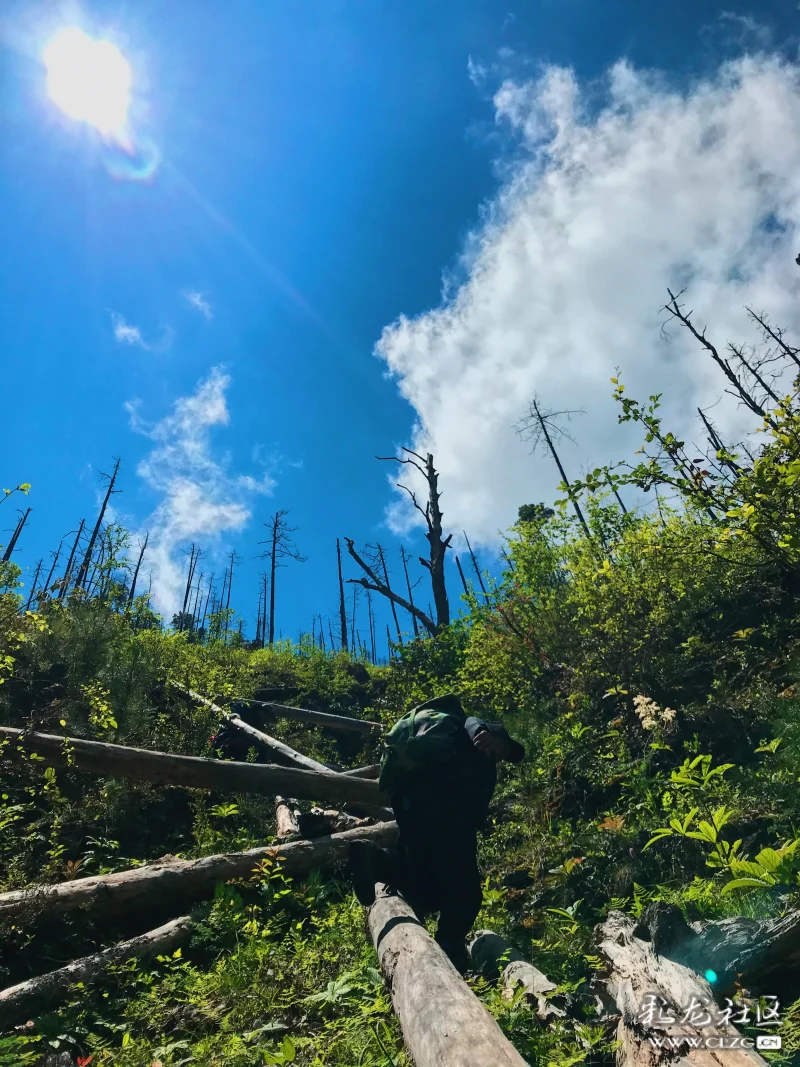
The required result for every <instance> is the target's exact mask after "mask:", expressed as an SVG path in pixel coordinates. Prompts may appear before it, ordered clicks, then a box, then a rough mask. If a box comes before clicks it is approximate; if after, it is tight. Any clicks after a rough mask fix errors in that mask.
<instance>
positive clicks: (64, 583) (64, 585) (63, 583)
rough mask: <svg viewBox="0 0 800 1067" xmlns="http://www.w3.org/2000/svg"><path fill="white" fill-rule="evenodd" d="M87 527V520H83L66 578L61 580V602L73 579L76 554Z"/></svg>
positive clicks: (71, 554)
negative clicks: (84, 529)
mask: <svg viewBox="0 0 800 1067" xmlns="http://www.w3.org/2000/svg"><path fill="white" fill-rule="evenodd" d="M85 525H86V520H85V519H81V524H80V526H79V527H78V532H77V534H76V535H75V540H74V542H73V544H72V551H71V552H70V554H69V559H68V560H67V569H66V570H65V571H64V577H63V578H62V579H61V588H60V589H59V591H58V599H59V600H61V599H62V598H63V597H64V594H65V593H66V591H67V588H68V586H69V580H70V578H71V577H72V564H73V561H74V559H75V553H76V552H77V550H78V545H79V543H80V539H81V537H82V536H83V528H84V526H85Z"/></svg>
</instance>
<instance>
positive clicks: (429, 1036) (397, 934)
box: [368, 884, 527, 1067]
mask: <svg viewBox="0 0 800 1067" xmlns="http://www.w3.org/2000/svg"><path fill="white" fill-rule="evenodd" d="M376 890H377V896H376V899H375V903H374V904H373V905H372V907H371V908H370V909H369V918H368V921H369V929H370V933H371V935H372V942H373V944H374V945H375V950H376V951H377V953H378V960H379V962H380V966H381V970H382V971H383V973H384V975H385V976H386V978H387V980H388V983H389V989H390V992H391V996H392V1003H393V1005H394V1010H395V1012H396V1014H397V1017H398V1019H399V1020H400V1026H401V1027H402V1030H403V1039H404V1040H405V1043H406V1046H407V1048H408V1051H409V1053H410V1055H411V1058H412V1060H413V1061H414V1064H415V1065H416V1067H527V1065H526V1064H525V1061H524V1060H523V1059H522V1057H521V1056H520V1054H519V1053H518V1052H517V1051H516V1049H515V1048H514V1047H513V1045H512V1044H511V1043H510V1042H509V1041H508V1039H507V1038H506V1037H505V1035H504V1034H503V1032H502V1030H501V1029H500V1027H499V1026H498V1025H497V1023H496V1022H495V1020H494V1019H493V1018H492V1016H491V1015H490V1014H489V1012H488V1011H487V1010H486V1008H484V1006H483V1005H482V1004H481V1002H480V1001H479V1000H478V998H477V997H476V996H475V994H474V993H473V992H472V990H471V989H470V988H469V986H468V985H467V984H466V982H465V981H464V979H463V978H462V977H461V975H460V974H459V973H458V971H457V970H456V969H455V967H454V966H453V965H452V963H451V962H450V960H449V959H448V958H447V956H446V955H445V954H444V952H443V951H442V949H441V948H440V947H439V946H438V945H437V944H436V942H435V941H434V940H433V938H432V937H431V936H430V934H429V933H428V932H427V930H426V929H425V927H424V926H423V925H422V924H421V923H420V921H419V919H417V917H416V916H415V915H414V912H413V911H412V910H411V908H410V907H409V906H408V904H406V902H405V901H404V900H403V898H402V897H399V896H393V895H390V894H389V893H388V892H387V890H386V887H385V886H383V885H380V884H379V885H377V886H376Z"/></svg>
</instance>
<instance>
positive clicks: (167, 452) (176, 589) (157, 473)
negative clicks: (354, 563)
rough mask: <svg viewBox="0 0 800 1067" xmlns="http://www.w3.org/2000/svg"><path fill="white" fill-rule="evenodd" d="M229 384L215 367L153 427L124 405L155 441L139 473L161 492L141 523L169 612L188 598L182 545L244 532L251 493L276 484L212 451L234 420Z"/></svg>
mask: <svg viewBox="0 0 800 1067" xmlns="http://www.w3.org/2000/svg"><path fill="white" fill-rule="evenodd" d="M229 384H230V378H229V377H228V376H227V375H226V374H224V373H223V372H222V370H221V369H220V368H219V367H215V368H213V369H212V371H211V373H210V374H209V376H208V377H207V378H206V379H205V380H204V381H201V382H199V383H198V385H197V388H196V389H195V391H194V392H193V393H192V394H191V395H189V396H183V397H180V398H179V399H178V400H177V401H176V402H175V404H174V406H173V411H172V414H170V415H167V416H166V417H165V418H163V419H162V420H161V421H160V422H156V423H154V424H153V425H148V424H147V423H146V422H144V420H143V419H142V418H141V416H140V414H139V407H140V405H139V404H138V403H129V404H127V405H126V408H127V410H128V412H129V415H130V420H131V428H132V429H133V430H134V431H135V432H137V433H141V434H144V435H145V436H147V437H149V438H150V440H151V441H152V442H153V448H152V450H151V451H150V452H149V453H148V454H147V455H146V456H145V457H144V459H142V461H141V462H140V463H139V466H138V468H137V474H138V475H139V477H140V478H142V479H143V480H144V481H145V483H146V484H147V485H148V486H149V487H150V488H151V489H154V490H155V491H156V492H158V493H160V494H161V495H162V499H161V502H160V503H159V504H158V506H157V507H156V509H155V510H154V511H153V513H152V514H151V515H150V517H149V519H148V520H147V521H146V522H145V523H144V524H143V528H144V529H146V530H149V533H150V541H149V544H148V549H147V556H146V557H145V558H146V559H147V561H148V564H149V567H150V570H151V573H152V577H153V594H154V602H155V606H156V609H157V610H158V611H160V612H162V613H163V614H164V615H166V616H167V617H171V616H172V614H173V613H174V612H176V611H177V610H178V608H179V607H180V604H181V600H182V590H183V584H184V582H185V580H186V574H185V571H186V564H185V560H184V559H183V554H182V549H183V548H184V547H185V546H186V545H187V544H188V543H189V542H190V541H195V542H198V543H200V544H201V545H202V546H203V547H206V548H209V547H210V548H212V549H213V548H214V547H215V545H218V544H219V541H220V538H221V535H222V534H224V533H230V532H236V531H237V530H241V529H242V528H243V527H244V526H245V525H246V523H247V522H248V521H249V519H250V516H251V510H250V507H249V499H250V498H251V497H252V496H253V494H269V493H271V492H272V491H273V489H274V487H275V481H274V479H273V478H272V477H271V476H270V474H269V473H268V472H265V473H264V474H263V475H262V477H261V478H260V479H255V478H253V477H252V476H250V475H234V474H231V472H230V471H229V469H228V463H227V461H226V460H220V459H217V458H215V457H214V455H213V452H212V445H211V431H212V430H213V428H214V427H216V426H227V425H228V423H229V421H230V416H229V414H228V406H227V402H226V395H225V394H226V391H227V388H228V386H229Z"/></svg>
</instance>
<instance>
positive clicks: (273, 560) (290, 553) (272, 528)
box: [259, 509, 306, 646]
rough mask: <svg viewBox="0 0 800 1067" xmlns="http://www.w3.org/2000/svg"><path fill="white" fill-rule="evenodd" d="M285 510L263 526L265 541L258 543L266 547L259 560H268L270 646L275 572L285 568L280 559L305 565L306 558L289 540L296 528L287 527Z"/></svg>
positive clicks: (272, 634)
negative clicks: (265, 529) (267, 534)
mask: <svg viewBox="0 0 800 1067" xmlns="http://www.w3.org/2000/svg"><path fill="white" fill-rule="evenodd" d="M288 514H289V512H288V511H287V510H286V509H281V510H279V511H276V512H275V514H274V515H273V516H272V518H271V519H270V521H269V522H268V523H266V522H265V523H264V526H265V527H266V528H267V530H268V531H269V536H268V538H267V540H266V541H259V544H261V545H267V546H268V547H267V550H266V552H262V554H261V558H262V559H268V560H269V567H270V576H269V635H268V639H267V643H268V644H269V645H270V646H271V645H273V644H274V643H275V572H276V570H277V568H278V567H285V566H286V564H285V563H281V562H280V560H282V559H293V560H296V562H297V563H305V561H306V557H305V556H301V555H300V552H299V551H298V549H297V546H296V545H295V544H294V542H293V541H292V539H291V536H290V535H291V534H293V533H296V531H297V527H296V526H289V525H288V524H287V522H286V516H287V515H288Z"/></svg>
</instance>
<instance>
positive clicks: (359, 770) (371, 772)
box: [342, 763, 381, 779]
mask: <svg viewBox="0 0 800 1067" xmlns="http://www.w3.org/2000/svg"><path fill="white" fill-rule="evenodd" d="M380 773H381V765H380V763H370V765H369V766H368V767H354V768H353V770H352V771H342V774H349V775H351V777H353V778H372V779H376V778H377V777H378V775H379V774H380Z"/></svg>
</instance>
